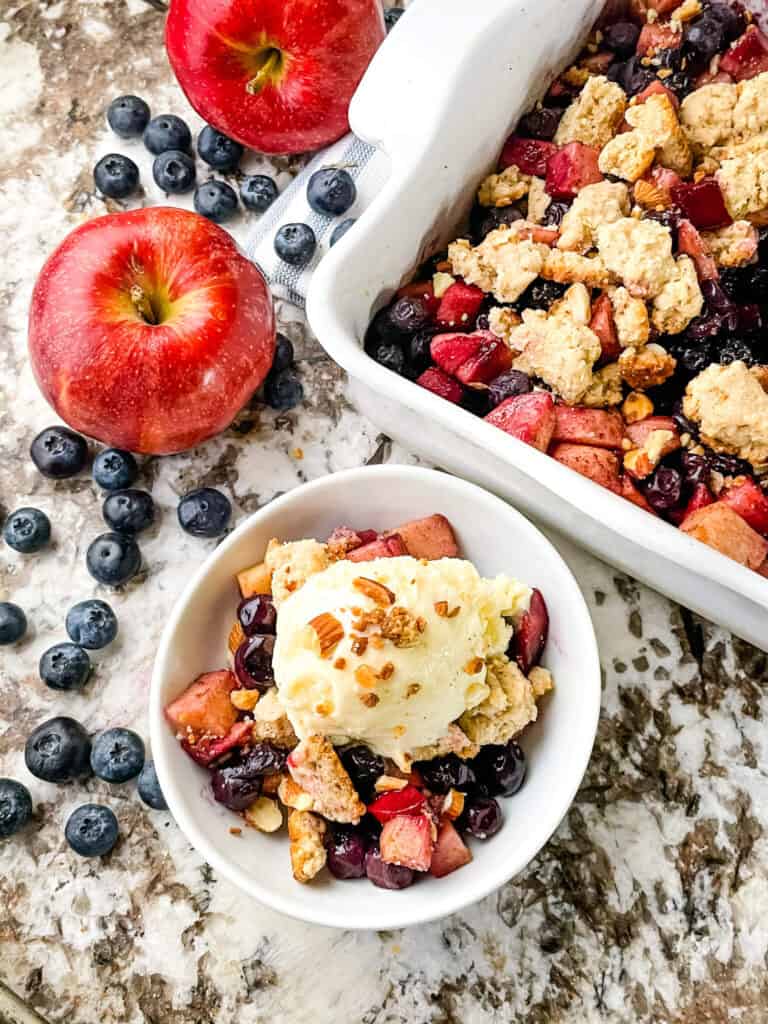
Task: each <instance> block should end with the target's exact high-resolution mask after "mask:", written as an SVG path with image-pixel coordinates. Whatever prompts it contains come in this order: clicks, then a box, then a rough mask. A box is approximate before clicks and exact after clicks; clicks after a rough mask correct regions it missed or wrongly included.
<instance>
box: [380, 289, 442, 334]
mask: <svg viewBox="0 0 768 1024" xmlns="http://www.w3.org/2000/svg"><path fill="white" fill-rule="evenodd" d="M389 319H390V320H391V321H392V324H393V325H394V327H395V328H396V329H397V330H398V331H403V332H405V333H408V334H410V333H411V332H412V331H420V330H421V329H422V327H426V326H427V324H428V323H429V322H430V320H431V319H432V317H431V316H430V313H429V309H428V308H427V305H426V303H425V302H422V301H421V299H417V298H412V297H411V296H410V295H403V297H402V298H400V299H398V300H397V302H395V303H393V305H392V306H390V309H389Z"/></svg>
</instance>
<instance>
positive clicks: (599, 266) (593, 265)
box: [541, 249, 617, 288]
mask: <svg viewBox="0 0 768 1024" xmlns="http://www.w3.org/2000/svg"><path fill="white" fill-rule="evenodd" d="M541 276H542V277H543V278H544V279H545V280H547V281H557V282H558V283H559V284H585V285H586V286H587V288H608V287H609V285H612V284H616V283H617V282H616V275H615V274H614V273H613V272H612V271H610V270H609V269H608V268H607V267H606V265H605V263H604V262H603V260H602V259H601V258H600V257H599V256H581V255H579V253H576V252H562V251H561V250H560V249H547V253H546V256H545V258H544V266H543V267H542V269H541Z"/></svg>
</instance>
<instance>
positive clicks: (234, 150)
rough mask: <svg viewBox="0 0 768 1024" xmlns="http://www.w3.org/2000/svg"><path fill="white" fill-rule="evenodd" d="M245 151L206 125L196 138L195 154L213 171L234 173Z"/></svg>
mask: <svg viewBox="0 0 768 1024" xmlns="http://www.w3.org/2000/svg"><path fill="white" fill-rule="evenodd" d="M244 152H245V150H244V149H243V147H242V146H241V145H240V143H239V142H235V140H234V139H230V137H229V136H228V135H224V133H223V132H220V131H217V130H216V129H215V128H213V127H212V126H211V125H209V124H207V125H206V126H205V128H203V129H202V131H201V132H200V134H199V135H198V136H197V153H198V156H199V157H200V159H201V160H203V161H204V162H205V163H207V164H208V166H209V167H213V169H214V170H215V171H223V172H224V173H226V172H228V171H234V170H235V168H236V167H237V165H238V164H239V163H240V159H241V158H242V155H243V153H244Z"/></svg>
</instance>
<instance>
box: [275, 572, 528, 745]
mask: <svg viewBox="0 0 768 1024" xmlns="http://www.w3.org/2000/svg"><path fill="white" fill-rule="evenodd" d="M530 594H531V591H530V588H529V587H527V586H526V585H525V584H523V583H520V582H518V581H517V580H514V579H511V578H509V577H507V576H498V577H496V578H495V579H483V578H481V577H480V575H479V574H478V572H477V570H476V569H475V567H474V566H473V565H472V564H471V563H470V562H466V561H462V560H461V559H457V558H443V559H440V560H437V561H432V562H426V561H420V560H418V559H415V558H411V557H407V556H406V557H402V558H379V559H376V560H374V561H371V562H364V563H359V562H358V563H355V562H348V561H339V562H336V563H334V564H333V565H331V566H330V567H329V568H327V569H324V570H323V571H321V572H318V573H316V574H315V575H313V576H311V577H310V578H309V579H308V580H307V581H306V583H304V585H303V586H302V587H301V589H300V590H297V591H296V592H295V593H293V594H292V595H291V596H290V597H288V598H287V599H286V600H285V601H284V602H283V603H282V605H281V606H280V612H279V615H278V618H277V639H276V643H275V650H274V658H273V667H274V673H275V680H276V683H277V686H278V690H279V695H280V702H281V704H282V705H283V706H284V708H285V711H286V714H287V715H288V718H289V719H290V721H291V724H292V725H293V728H294V730H295V732H296V735H297V736H298V737H299V738H300V739H303V738H305V737H307V736H310V735H313V734H316V733H319V734H322V735H325V736H328V737H329V738H330V739H331V741H332V742H334V743H344V742H348V741H352V740H355V741H361V742H364V743H367V744H368V745H369V746H370V747H371V748H372V749H373V750H375V751H377V752H378V753H380V754H382V755H385V756H388V757H393V758H395V759H396V760H398V761H402V758H403V755H404V754H407V752H408V751H411V750H414V749H415V748H417V747H421V746H426V745H428V744H432V743H435V742H437V741H438V740H439V739H441V738H442V737H443V736H445V734H446V732H447V729H448V726H449V725H450V723H451V722H454V721H455V720H456V719H457V718H459V717H460V715H462V714H463V713H464V712H465V711H466V710H468V709H469V708H472V707H474V706H475V705H477V704H479V703H480V702H482V701H483V700H484V699H485V698H486V696H487V695H488V687H487V685H486V681H485V675H486V667H485V658H487V657H489V656H491V655H494V654H496V655H498V654H502V653H503V652H504V651H505V650H506V648H507V644H508V643H509V639H510V637H511V635H512V626H511V625H510V624H508V623H507V622H506V621H505V616H508V617H511V618H516V617H517V616H518V615H520V614H521V613H522V612H523V611H525V610H526V609H527V607H528V602H529V600H530Z"/></svg>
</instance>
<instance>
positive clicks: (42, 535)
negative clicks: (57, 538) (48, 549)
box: [3, 508, 51, 555]
mask: <svg viewBox="0 0 768 1024" xmlns="http://www.w3.org/2000/svg"><path fill="white" fill-rule="evenodd" d="M3 537H4V539H5V543H6V544H7V545H8V547H11V548H13V550H14V551H20V552H21V553H22V554H23V555H31V554H33V553H34V552H35V551H39V550H40V549H41V548H44V547H45V545H46V544H47V543H48V541H49V540H50V539H51V521H50V519H49V518H48V516H47V515H46V514H45V512H41V511H40V509H39V508H17V509H16V511H15V512H11V514H10V515H9V516H8V518H7V519H6V520H5V525H4V526H3Z"/></svg>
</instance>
